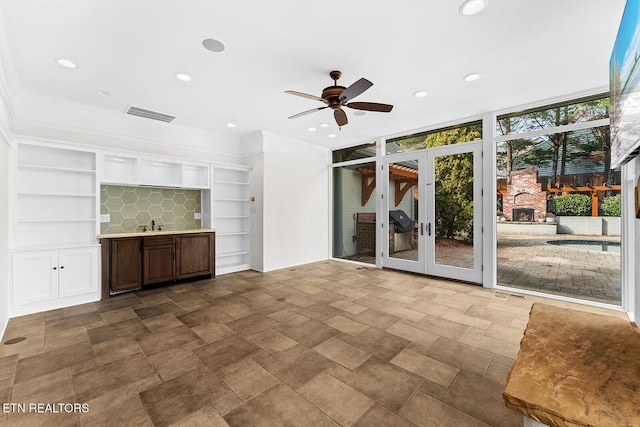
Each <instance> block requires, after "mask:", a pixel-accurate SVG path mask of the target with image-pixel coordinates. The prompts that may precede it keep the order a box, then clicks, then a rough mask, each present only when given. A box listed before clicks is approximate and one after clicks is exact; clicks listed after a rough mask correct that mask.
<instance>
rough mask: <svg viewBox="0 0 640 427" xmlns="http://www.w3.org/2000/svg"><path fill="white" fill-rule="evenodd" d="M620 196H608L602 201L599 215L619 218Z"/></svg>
mask: <svg viewBox="0 0 640 427" xmlns="http://www.w3.org/2000/svg"><path fill="white" fill-rule="evenodd" d="M620 200H621V199H620V195H619V194H616V195H615V196H609V197H605V198H604V199H602V204H600V213H601V215H602V216H620V212H621V208H620Z"/></svg>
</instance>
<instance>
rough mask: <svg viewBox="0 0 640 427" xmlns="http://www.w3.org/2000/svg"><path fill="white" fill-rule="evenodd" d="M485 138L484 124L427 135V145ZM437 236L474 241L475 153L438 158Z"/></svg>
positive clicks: (436, 182)
mask: <svg viewBox="0 0 640 427" xmlns="http://www.w3.org/2000/svg"><path fill="white" fill-rule="evenodd" d="M481 138H482V127H481V124H475V125H469V126H461V127H457V128H453V129H448V130H444V131H440V132H436V133H432V134H429V135H427V137H426V139H425V145H426V147H427V148H433V147H441V146H444V145H451V144H456V143H459V142H465V141H473V140H477V139H481ZM434 170H435V177H434V178H435V182H434V187H435V200H436V206H435V209H436V237H439V238H443V237H445V238H451V239H454V238H455V239H458V240H464V241H467V242H471V241H472V240H473V153H463V154H455V155H448V156H439V157H436V159H435V164H434Z"/></svg>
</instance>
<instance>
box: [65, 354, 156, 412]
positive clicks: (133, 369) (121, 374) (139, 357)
mask: <svg viewBox="0 0 640 427" xmlns="http://www.w3.org/2000/svg"><path fill="white" fill-rule="evenodd" d="M152 375H155V372H154V370H153V367H152V366H151V365H150V364H149V362H147V359H146V358H145V357H144V355H143V354H142V353H136V354H133V355H131V356H128V357H125V358H123V359H118V360H116V361H114V362H111V363H107V364H105V365H101V366H98V367H96V368H93V369H89V370H87V371H84V372H81V373H79V374H74V375H73V383H74V387H75V391H76V399H78V401H79V402H87V401H89V400H93V399H95V398H97V397H100V396H102V395H103V394H105V393H108V392H110V391H113V390H116V389H118V388H120V387H123V386H125V385H127V384H129V383H133V382H135V381H139V380H142V379H144V378H147V377H150V376H152Z"/></svg>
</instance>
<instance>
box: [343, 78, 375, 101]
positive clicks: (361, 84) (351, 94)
mask: <svg viewBox="0 0 640 427" xmlns="http://www.w3.org/2000/svg"><path fill="white" fill-rule="evenodd" d="M371 86H373V83H371V82H370V81H369V80H367V79H360V80H358V81H357V82H355V83H354V84H352V85H351V86H349V87H348V88H346V89H345V90H343V91H342V93H341V94H340V103H342V104H344V103H345V102H347V101H349V100H350V99H353V98H355V97H356V96H358V95H360V94H361V93H362V92H364V91H365V90H367V89H369V88H370V87H371Z"/></svg>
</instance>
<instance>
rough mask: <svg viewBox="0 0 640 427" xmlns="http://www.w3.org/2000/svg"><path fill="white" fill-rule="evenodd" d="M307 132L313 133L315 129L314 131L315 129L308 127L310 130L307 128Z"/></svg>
mask: <svg viewBox="0 0 640 427" xmlns="http://www.w3.org/2000/svg"><path fill="white" fill-rule="evenodd" d="M307 130H308V131H309V132H315V131H316V130H317V129H316V128H314V127H310V128H307Z"/></svg>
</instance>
